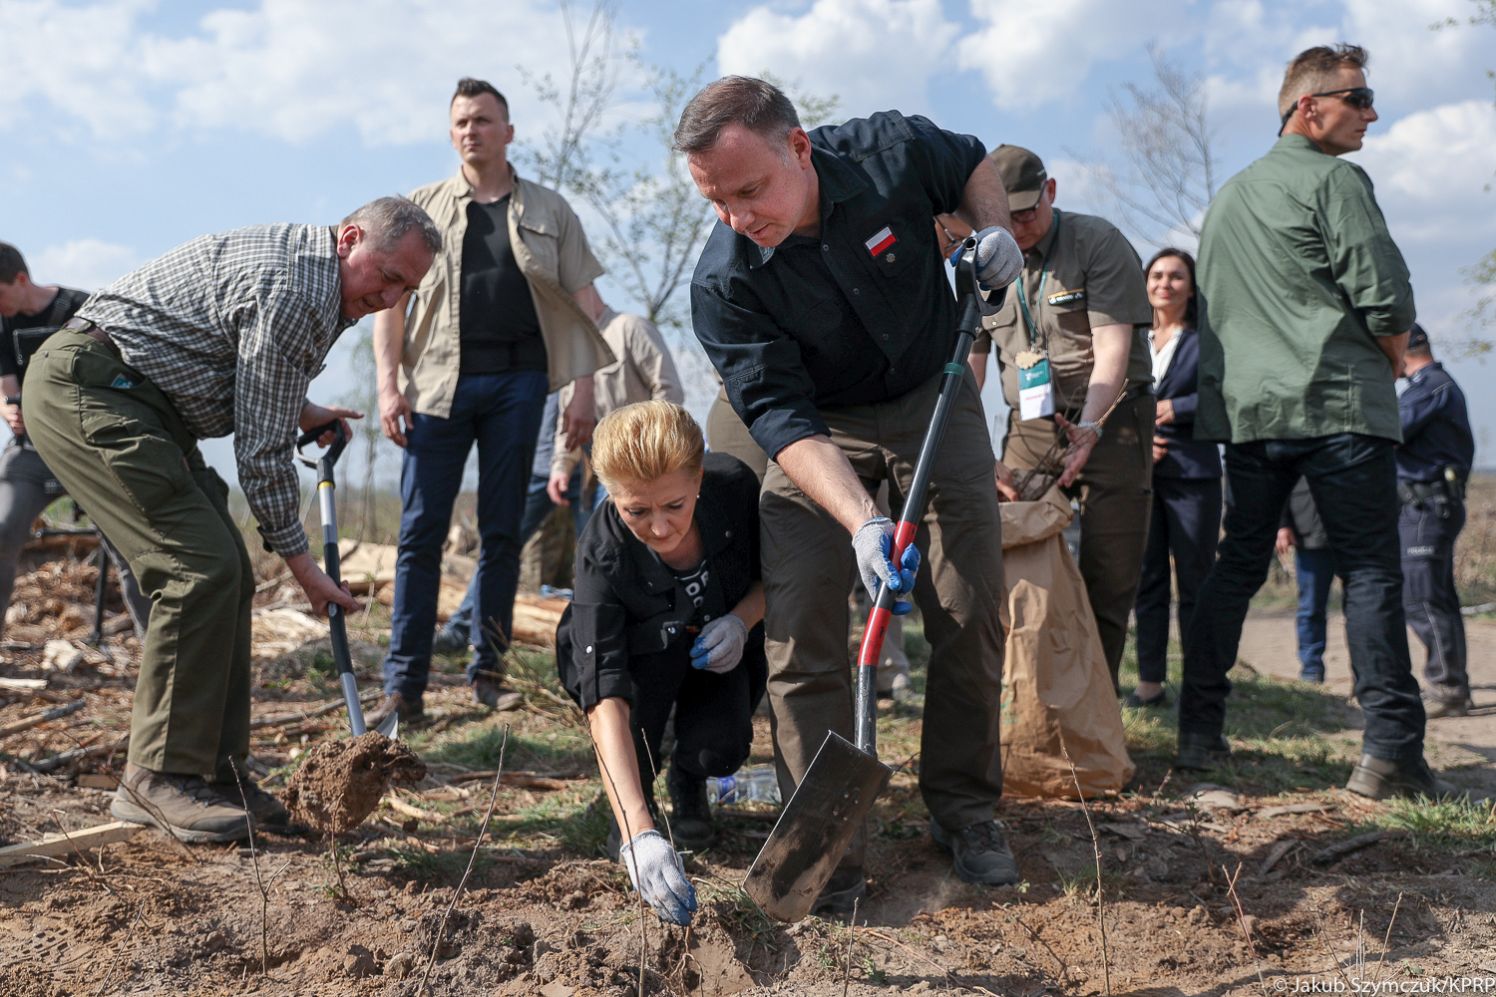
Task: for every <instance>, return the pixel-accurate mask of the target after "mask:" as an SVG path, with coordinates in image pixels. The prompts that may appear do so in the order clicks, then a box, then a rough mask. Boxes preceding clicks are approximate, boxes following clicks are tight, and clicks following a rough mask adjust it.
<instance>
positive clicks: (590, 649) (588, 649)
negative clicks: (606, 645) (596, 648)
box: [586, 644, 592, 654]
mask: <svg viewBox="0 0 1496 997" xmlns="http://www.w3.org/2000/svg"><path fill="white" fill-rule="evenodd" d="M586 653H588V654H591V653H592V645H591V644H588V645H587V652H586Z"/></svg>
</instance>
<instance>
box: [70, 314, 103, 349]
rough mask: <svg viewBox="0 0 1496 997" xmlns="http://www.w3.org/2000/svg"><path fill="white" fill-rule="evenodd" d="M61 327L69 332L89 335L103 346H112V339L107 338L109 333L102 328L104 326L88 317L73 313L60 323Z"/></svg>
mask: <svg viewBox="0 0 1496 997" xmlns="http://www.w3.org/2000/svg"><path fill="white" fill-rule="evenodd" d="M62 327H63V328H64V329H66V330H68V331H69V332H81V333H83V334H84V335H86V336H90V337H92V338H93V339H95V340H97V341H98V342H100V343H103V344H104V345H105V346H108V347H111V348H112V347H113V346H114V340H112V339H110V338H109V333H108V332H107V331H106V330H105V329H104V327H103V326H101V325H99V324H98V323H96V322H93V321H91V320H89V319H86V318H79V317H78V316H77V315H74V316H73V317H72V318H70V319H68V320H67V321H66V322H64V323H62Z"/></svg>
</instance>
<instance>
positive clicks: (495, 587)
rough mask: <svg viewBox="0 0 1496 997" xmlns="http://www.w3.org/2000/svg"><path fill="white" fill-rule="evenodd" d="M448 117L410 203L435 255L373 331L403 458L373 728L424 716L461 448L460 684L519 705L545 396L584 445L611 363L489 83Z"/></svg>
mask: <svg viewBox="0 0 1496 997" xmlns="http://www.w3.org/2000/svg"><path fill="white" fill-rule="evenodd" d="M450 112H451V114H450V117H451V139H452V146H453V148H454V149H456V150H457V153H458V155H459V157H460V158H461V160H462V165H461V168H460V169H459V171H458V173H457V175H456V176H453V177H451V178H449V179H447V180H442V181H439V182H437V183H434V184H428V185H426V186H424V187H421V188H419V189H417V190H416V191H415V192H413V193H412V195H411V199H412V200H413V201H415V202H416V203H417V204H419V205H421V206H422V207H424V208H425V209H426V210H427V212H429V213H430V215H431V217H432V219H433V220H434V221H435V222H436V224H437V226H438V227H439V228H440V229H441V230H442V232H443V234H444V236H445V245H444V246H443V250H442V253H441V255H440V256H439V257H438V258H437V261H436V263H435V264H433V265H432V267H431V271H430V273H428V274H427V276H426V279H425V280H424V281H423V282H422V284H421V286H420V288H419V289H418V290H417V291H416V292H415V294H414V295H411V296H409V297H408V298H407V299H406V300H404V301H402V302H401V303H400V304H399V305H397V306H396V307H395V308H394V309H392V310H390V311H389V312H386V313H384V314H383V315H381V316H380V317H379V318H378V319H376V321H375V324H374V355H375V361H376V364H377V367H378V377H379V415H380V421H381V425H382V428H383V430H384V433H385V435H386V436H388V437H389V438H390V439H391V440H393V441H394V442H395V443H396V444H397V445H398V446H400V447H403V448H404V450H405V454H404V464H403V466H402V468H401V475H400V493H401V499H402V502H403V507H404V511H403V515H402V517H401V523H400V541H399V544H400V550H399V556H398V559H397V561H396V568H395V605H394V610H393V617H392V620H391V630H390V649H389V654H388V656H387V657H386V658H385V662H384V688H385V692H386V693H387V694H388V698H387V699H386V701H385V703H384V705H383V707H381V708H380V710H378V711H376V712H375V714H374V717H375V718H376V719H378V718H380V717H382V716H385V715H387V714H388V713H389V712H390V711H392V710H394V711H398V712H400V714H401V715H402V716H403V717H405V718H406V719H413V718H415V717H418V716H420V714H421V712H422V705H421V697H422V694H423V693H424V691H425V688H426V678H427V673H428V671H429V669H430V661H431V637H432V628H433V626H434V624H435V621H436V593H437V590H438V587H439V578H440V571H441V548H442V542H443V540H444V539H445V537H446V533H447V529H448V527H449V525H450V522H451V517H452V505H453V502H454V501H455V500H456V498H457V493H458V491H459V489H460V488H461V486H462V476H463V467H464V465H465V464H466V462H467V458H468V454H469V452H470V451H471V450H472V447H473V444H474V443H476V444H477V445H478V529H479V533H480V535H481V538H482V545H483V554H482V557H481V559H480V561H479V565H478V578H477V609H478V619H479V620H480V621H481V626H479V627H478V628H477V633H476V634H475V638H476V640H475V643H476V648H475V651H474V656H473V660H472V662H471V663H470V664H469V666H468V673H467V674H468V681H469V682H470V683H471V684H472V687H473V695H474V698H475V699H476V700H477V701H478V702H480V703H483V704H484V705H487V706H490V707H495V708H499V709H507V708H511V707H513V706H516V705H518V703H519V701H520V697H519V695H518V694H517V693H514V692H511V691H509V690H507V689H505V688H504V686H503V678H504V664H503V655H504V652H505V651H506V649H507V648H508V644H509V634H510V627H511V622H512V619H513V612H514V592H515V584H516V581H517V579H518V574H519V550H520V538H519V527H520V516H521V513H522V511H523V509H524V503H525V486H526V483H527V482H528V481H529V476H530V463H531V460H532V458H533V455H534V449H535V437H536V434H537V433H538V431H539V429H540V419H541V412H542V408H543V406H544V404H545V396H546V394H547V393H548V392H549V391H553V390H556V389H559V388H560V387H561V386H563V385H566V384H568V383H569V384H572V385H573V395H572V399H571V402H570V404H569V405H568V406H567V409H566V412H565V414H564V416H563V426H564V431H565V434H566V437H567V440H568V443H569V445H571V446H581V445H582V444H583V443H585V442H587V440H588V439H590V438H591V435H592V427H593V425H594V424H595V423H596V421H597V418H596V413H595V411H594V404H593V386H592V373H593V371H595V370H597V369H598V368H599V367H602V366H604V365H606V364H608V363H611V362H612V359H613V357H612V353H611V351H610V350H609V349H608V346H607V344H606V343H605V342H604V341H603V338H602V336H601V335H600V334H599V333H598V330H597V325H596V322H597V320H598V318H599V317H600V316H601V315H602V301H601V299H600V298H599V297H598V295H597V291H596V290H595V289H594V288H593V286H592V282H593V281H594V280H596V279H597V278H598V277H599V276H601V275H602V272H603V269H602V267H601V266H600V265H599V264H598V262H597V260H596V259H595V258H594V257H593V255H592V251H591V249H590V248H589V247H588V245H587V238H586V235H585V234H584V233H583V231H582V226H581V223H580V222H579V221H578V220H577V217H576V215H575V213H573V212H572V210H571V207H570V206H569V205H568V204H567V203H566V201H565V200H564V199H563V198H562V197H561V196H560V195H559V194H557V193H556V192H555V191H552V190H548V189H546V188H544V187H541V186H540V185H538V184H535V183H532V182H530V181H528V180H525V179H524V178H522V177H520V176H519V175H518V174H517V173H516V172H515V171H514V169H513V167H511V166H510V164H509V160H508V154H507V150H508V146H509V143H510V142H511V141H513V139H514V126H513V125H511V124H510V123H509V105H508V102H507V101H506V100H505V99H504V97H503V95H502V94H500V93H499V92H498V91H497V90H496V89H494V87H493V86H492V85H491V84H489V83H486V82H484V81H482V80H474V79H463V80H459V81H458V84H457V92H456V93H455V94H454V95H453V97H452V103H451V108H450Z"/></svg>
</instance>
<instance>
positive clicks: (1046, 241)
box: [1023, 208, 1060, 269]
mask: <svg viewBox="0 0 1496 997" xmlns="http://www.w3.org/2000/svg"><path fill="white" fill-rule="evenodd" d="M1059 233H1060V209H1059V208H1055V209H1054V218H1053V220H1051V221H1050V223H1049V231H1048V232H1045V233H1044V237H1043V238H1041V239H1040V240H1039V241H1038V242H1036V243H1034V245H1033V246H1032V247H1031V248H1030V249H1029V251H1028V252H1026V253H1024V254H1023V260H1024V264H1025V266H1028V267H1029V268H1030V269H1032V268H1033V266H1034V265H1035V264H1042V263H1043V262H1044V261H1045V260H1047V259H1049V254H1050V253H1052V252H1054V243H1055V239H1057V238H1058V237H1059Z"/></svg>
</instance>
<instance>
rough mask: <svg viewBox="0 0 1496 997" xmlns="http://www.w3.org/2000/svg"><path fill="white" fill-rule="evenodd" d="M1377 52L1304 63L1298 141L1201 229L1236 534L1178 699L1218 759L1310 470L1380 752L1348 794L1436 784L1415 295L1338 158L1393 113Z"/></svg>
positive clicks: (1287, 101) (1190, 644)
mask: <svg viewBox="0 0 1496 997" xmlns="http://www.w3.org/2000/svg"><path fill="white" fill-rule="evenodd" d="M1366 59H1367V55H1366V51H1365V50H1364V49H1362V48H1360V47H1358V46H1355V45H1337V46H1334V47H1328V46H1318V47H1315V48H1311V49H1308V50H1306V51H1304V52H1301V53H1300V54H1299V55H1298V56H1297V57H1296V58H1295V59H1294V60H1293V62H1291V63H1289V65H1288V70H1287V72H1286V74H1285V75H1284V79H1283V87H1282V90H1281V91H1280V92H1279V95H1278V112H1279V114H1280V115H1281V117H1282V129H1281V135H1282V137H1281V138H1280V139H1279V140H1278V142H1277V144H1276V145H1274V146H1273V148H1272V149H1271V150H1269V152H1268V153H1267V155H1265V156H1263V157H1262V158H1261V159H1259V160H1257V161H1256V162H1255V163H1253V164H1252V165H1250V166H1248V167H1247V168H1246V169H1245V170H1243V171H1242V172H1241V173H1239V174H1237V175H1236V176H1235V177H1233V178H1232V179H1231V180H1230V181H1229V182H1227V184H1226V186H1225V187H1223V188H1221V192H1220V193H1219V194H1218V195H1217V196H1216V199H1215V201H1214V202H1213V203H1212V204H1211V206H1210V211H1209V213H1208V214H1207V215H1206V217H1205V224H1204V228H1203V232H1202V234H1201V238H1200V268H1199V273H1200V286H1199V297H1200V317H1201V323H1200V403H1199V410H1198V412H1197V414H1196V421H1195V427H1196V428H1195V432H1196V435H1197V436H1198V437H1200V438H1202V439H1214V440H1223V441H1226V475H1227V478H1228V480H1229V481H1230V482H1231V489H1230V498H1229V499H1228V502H1227V506H1226V534H1225V538H1224V539H1223V540H1222V541H1221V545H1220V548H1219V551H1218V553H1217V556H1216V564H1215V568H1214V570H1213V571H1212V572H1211V574H1210V577H1209V578H1208V579H1207V580H1206V582H1205V584H1204V585H1203V586H1202V587H1201V590H1200V594H1199V596H1198V598H1197V599H1196V602H1195V616H1194V619H1193V621H1192V622H1191V623H1190V626H1189V629H1188V632H1187V633H1186V635H1185V642H1184V685H1183V688H1182V690H1181V695H1180V698H1179V757H1178V759H1177V760H1176V762H1175V764H1176V765H1177V766H1179V767H1181V768H1210V767H1212V766H1214V765H1215V764H1216V763H1217V762H1218V761H1219V760H1220V759H1221V757H1222V756H1223V755H1224V754H1225V753H1226V752H1228V751H1229V750H1230V746H1229V744H1228V743H1227V742H1226V740H1225V739H1224V737H1222V730H1223V727H1224V723H1225V714H1226V697H1227V695H1228V693H1229V692H1230V691H1231V683H1230V681H1229V680H1228V679H1227V678H1226V673H1227V671H1228V670H1229V669H1230V668H1231V666H1232V665H1233V664H1234V663H1235V661H1236V652H1237V646H1238V644H1239V643H1240V640H1241V627H1242V621H1243V619H1245V617H1246V614H1247V607H1248V603H1249V602H1250V600H1251V598H1252V596H1253V594H1254V593H1255V592H1256V591H1257V589H1258V588H1259V587H1260V586H1261V585H1262V582H1263V580H1264V579H1265V578H1266V577H1267V571H1268V562H1269V560H1270V559H1271V558H1272V555H1273V541H1274V537H1275V534H1276V532H1277V528H1278V519H1279V516H1280V514H1281V512H1282V509H1283V504H1284V502H1285V501H1287V499H1288V496H1289V493H1290V492H1291V491H1292V490H1293V487H1294V483H1295V482H1296V481H1298V479H1299V478H1300V477H1303V478H1305V479H1307V480H1308V482H1309V490H1310V492H1311V493H1312V494H1313V496H1314V504H1315V505H1316V506H1318V507H1319V508H1320V509H1323V510H1326V511H1327V512H1329V513H1330V515H1327V516H1325V519H1324V525H1325V529H1326V532H1327V534H1328V537H1329V543H1330V550H1331V552H1332V553H1333V555H1334V558H1335V568H1336V571H1337V573H1338V574H1339V575H1340V577H1341V578H1342V579H1343V580H1344V584H1345V617H1346V633H1347V636H1348V642H1349V645H1350V658H1351V669H1352V671H1353V672H1354V673H1355V682H1356V685H1355V695H1356V700H1357V701H1358V702H1359V703H1360V704H1361V710H1362V712H1363V713H1364V714H1365V718H1366V730H1365V734H1364V736H1363V739H1362V745H1363V748H1362V750H1363V754H1362V757H1361V761H1360V763H1359V764H1358V765H1357V766H1356V768H1355V770H1354V771H1353V772H1352V773H1351V778H1350V782H1349V783H1347V786H1346V788H1347V789H1350V790H1351V791H1353V792H1356V793H1361V794H1363V795H1366V796H1373V797H1378V798H1380V797H1384V796H1390V795H1413V794H1418V793H1424V794H1428V795H1435V794H1437V793H1438V792H1440V791H1441V784H1440V783H1439V782H1438V780H1436V779H1435V778H1434V775H1433V773H1432V772H1430V771H1429V768H1428V765H1427V764H1426V763H1425V762H1424V759H1423V730H1424V712H1423V705H1422V704H1421V703H1420V702H1419V697H1418V683H1417V682H1416V681H1415V680H1414V678H1413V672H1412V664H1411V662H1410V659H1409V656H1408V637H1407V630H1406V624H1405V620H1404V615H1403V604H1402V572H1401V569H1400V566H1399V559H1400V554H1401V551H1400V548H1399V544H1398V533H1397V519H1398V499H1397V464H1396V459H1395V456H1394V453H1393V450H1394V448H1395V446H1396V445H1397V443H1398V442H1399V441H1400V440H1401V439H1402V429H1401V426H1400V423H1399V417H1398V408H1397V393H1396V390H1395V389H1394V380H1395V378H1396V377H1397V375H1398V373H1399V372H1400V370H1401V369H1402V365H1403V352H1404V350H1405V348H1406V346H1407V342H1408V332H1409V330H1410V329H1411V328H1412V326H1413V318H1414V309H1413V289H1412V286H1411V285H1410V284H1409V281H1408V268H1407V265H1406V264H1405V263H1404V262H1403V258H1402V254H1401V253H1400V252H1398V249H1397V245H1396V244H1395V243H1394V242H1393V241H1392V237H1391V235H1390V234H1388V231H1387V225H1386V222H1385V220H1384V219H1383V218H1382V212H1381V209H1380V208H1379V207H1378V206H1377V202H1376V198H1375V197H1374V196H1373V195H1372V189H1371V181H1370V180H1369V179H1368V178H1367V176H1366V174H1365V173H1364V172H1363V171H1362V170H1361V168H1360V167H1359V166H1356V165H1355V164H1353V163H1349V162H1346V161H1345V160H1343V159H1340V158H1338V157H1339V156H1342V155H1343V154H1345V153H1347V152H1353V151H1355V150H1356V149H1359V148H1361V143H1362V139H1363V137H1364V135H1365V134H1366V129H1367V126H1369V125H1370V124H1371V123H1372V122H1374V121H1376V120H1377V114H1376V111H1374V110H1372V92H1371V90H1370V89H1369V88H1368V87H1367V86H1366V75H1365V66H1366Z"/></svg>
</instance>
